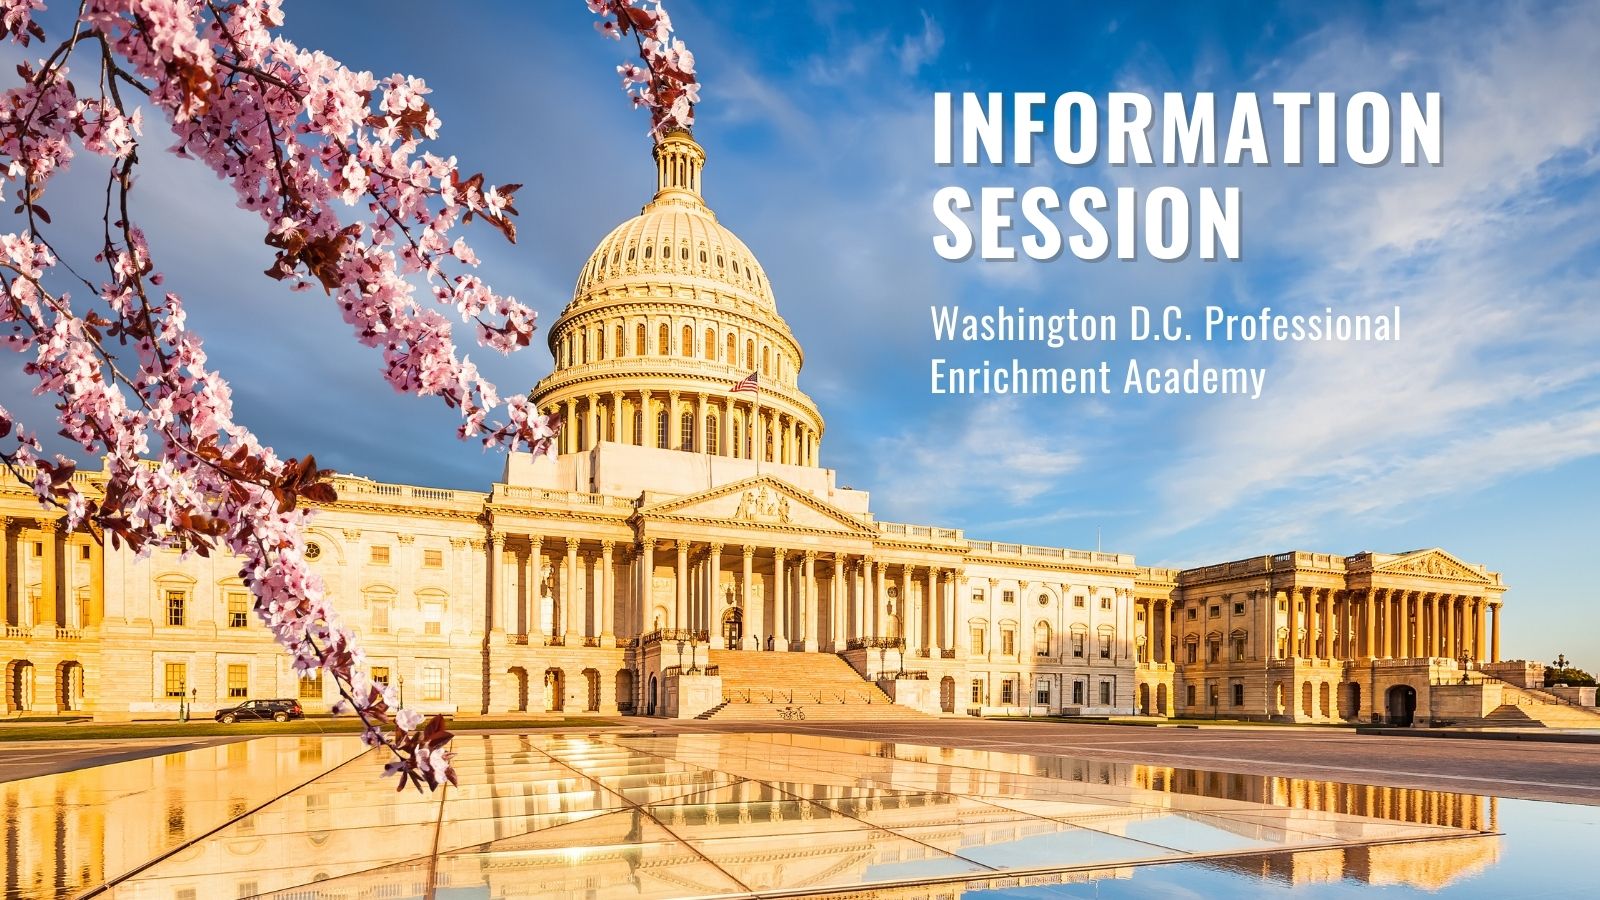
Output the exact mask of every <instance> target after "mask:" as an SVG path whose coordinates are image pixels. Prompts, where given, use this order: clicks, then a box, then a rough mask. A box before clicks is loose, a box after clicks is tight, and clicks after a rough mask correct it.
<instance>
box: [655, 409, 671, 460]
mask: <svg viewBox="0 0 1600 900" xmlns="http://www.w3.org/2000/svg"><path fill="white" fill-rule="evenodd" d="M669 421H670V420H669V419H668V418H667V411H666V410H664V409H663V410H661V411H660V412H658V413H656V449H657V450H665V449H667V423H668V422H669Z"/></svg>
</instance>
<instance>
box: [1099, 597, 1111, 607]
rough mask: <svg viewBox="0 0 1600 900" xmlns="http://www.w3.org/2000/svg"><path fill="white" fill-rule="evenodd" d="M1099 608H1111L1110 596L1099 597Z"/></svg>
mask: <svg viewBox="0 0 1600 900" xmlns="http://www.w3.org/2000/svg"><path fill="white" fill-rule="evenodd" d="M1100 608H1101V609H1110V608H1111V598H1110V597H1101V598H1100Z"/></svg>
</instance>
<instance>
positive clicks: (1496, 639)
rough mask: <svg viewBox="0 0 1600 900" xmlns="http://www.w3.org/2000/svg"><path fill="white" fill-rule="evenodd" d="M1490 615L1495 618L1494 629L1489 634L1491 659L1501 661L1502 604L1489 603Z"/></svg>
mask: <svg viewBox="0 0 1600 900" xmlns="http://www.w3.org/2000/svg"><path fill="white" fill-rule="evenodd" d="M1489 615H1490V617H1491V618H1493V619H1494V630H1493V631H1492V632H1490V636H1489V661H1490V662H1499V661H1500V604H1498V603H1491V604H1489Z"/></svg>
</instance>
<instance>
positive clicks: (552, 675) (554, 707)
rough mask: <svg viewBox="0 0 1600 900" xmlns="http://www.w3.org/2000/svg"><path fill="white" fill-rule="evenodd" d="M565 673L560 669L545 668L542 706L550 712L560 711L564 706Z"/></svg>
mask: <svg viewBox="0 0 1600 900" xmlns="http://www.w3.org/2000/svg"><path fill="white" fill-rule="evenodd" d="M566 680H567V679H566V673H564V672H562V671H561V670H560V669H546V670H545V672H544V708H545V709H547V710H549V711H550V712H562V711H563V710H564V709H565V708H566V692H567V691H566V688H567V685H566Z"/></svg>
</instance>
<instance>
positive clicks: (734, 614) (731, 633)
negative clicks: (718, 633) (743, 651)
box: [722, 606, 744, 650]
mask: <svg viewBox="0 0 1600 900" xmlns="http://www.w3.org/2000/svg"><path fill="white" fill-rule="evenodd" d="M743 640H744V612H743V611H741V610H740V609H739V608H738V607H737V606H735V607H733V608H731V609H729V610H728V611H727V612H725V613H723V614H722V646H723V647H724V648H725V649H728V650H737V649H739V644H740V642H741V641H743Z"/></svg>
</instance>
